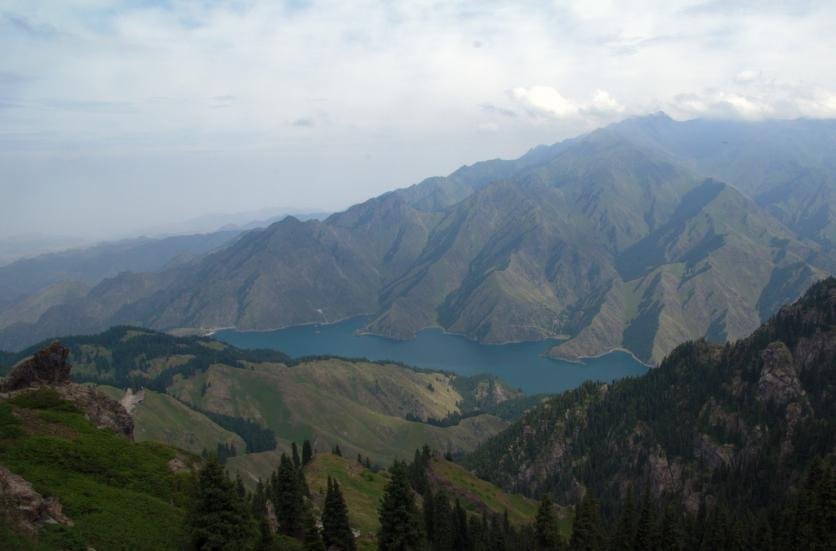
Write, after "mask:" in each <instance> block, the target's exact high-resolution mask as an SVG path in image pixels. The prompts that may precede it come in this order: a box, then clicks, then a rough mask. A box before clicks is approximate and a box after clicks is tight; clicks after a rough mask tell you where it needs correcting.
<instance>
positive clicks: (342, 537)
mask: <svg viewBox="0 0 836 551" xmlns="http://www.w3.org/2000/svg"><path fill="white" fill-rule="evenodd" d="M322 539H323V541H324V542H325V546H326V547H327V548H328V549H337V550H342V551H354V549H355V547H356V546H355V543H354V533H353V532H352V530H351V525H350V524H349V521H348V507H346V504H345V499H343V494H342V490H340V485H339V483H338V482H337V481H336V480H333V479H332V478H331V477H330V476H329V477H328V489H327V491H326V493H325V505H324V506H323V508H322Z"/></svg>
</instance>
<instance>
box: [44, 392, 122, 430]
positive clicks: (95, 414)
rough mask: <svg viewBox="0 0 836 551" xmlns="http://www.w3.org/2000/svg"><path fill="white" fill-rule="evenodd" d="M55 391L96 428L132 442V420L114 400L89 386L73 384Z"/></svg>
mask: <svg viewBox="0 0 836 551" xmlns="http://www.w3.org/2000/svg"><path fill="white" fill-rule="evenodd" d="M55 390H57V391H58V393H59V394H60V395H61V397H62V398H64V399H65V400H68V401H69V402H72V404H73V405H74V406H75V407H77V408H78V409H79V410H81V411H82V412H83V413H84V415H85V417H87V419H88V420H89V421H90V422H91V423H93V424H94V425H96V428H100V429H110V430H112V431H113V432H115V433H116V434H120V435H122V436H124V437H126V438H129V439H131V440H133V437H134V420H133V418H132V417H131V415H130V414H129V413H128V411H127V410H126V409H125V408H124V406H122V404H120V403H119V402H117V401H116V400H112V399H110V398H109V397H107V396H105V395H104V394H102V393H101V392H99V391H97V390H96V389H95V388H93V387H91V386H86V385H78V384H74V383H70V384H67V385H63V386H60V387H56V388H55Z"/></svg>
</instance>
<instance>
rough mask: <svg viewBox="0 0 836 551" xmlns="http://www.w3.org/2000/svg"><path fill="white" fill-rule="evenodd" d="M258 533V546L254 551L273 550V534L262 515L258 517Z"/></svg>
mask: <svg viewBox="0 0 836 551" xmlns="http://www.w3.org/2000/svg"><path fill="white" fill-rule="evenodd" d="M258 533H259V540H258V545H257V546H256V550H257V551H271V550H272V549H273V543H274V542H275V540H276V538H275V537H274V536H273V532H272V531H270V524H269V523H268V522H267V517H265V516H264V515H263V514H262V515H261V516H260V517H259V521H258Z"/></svg>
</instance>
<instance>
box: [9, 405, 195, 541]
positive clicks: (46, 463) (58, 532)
mask: <svg viewBox="0 0 836 551" xmlns="http://www.w3.org/2000/svg"><path fill="white" fill-rule="evenodd" d="M26 396H27V395H23V397H18V398H16V399H12V400H3V401H0V465H2V466H4V467H6V468H7V469H9V470H10V471H12V472H13V473H15V474H17V475H20V476H22V477H24V478H25V479H26V480H27V481H29V482H30V483H31V484H32V485H33V487H34V488H35V490H36V491H38V492H39V493H41V495H45V496H55V497H57V498H58V499H59V500H60V502H61V504H62V505H63V510H64V514H66V515H67V516H68V517H69V518H70V519H72V521H73V522H74V526H72V527H67V528H58V527H51V528H49V529H47V530H45V531H42V533H41V536H40V541H39V542H37V544H38V547H37V548H41V549H84V548H86V547H87V546H90V547H93V548H96V549H148V550H157V549H179V548H180V547H181V546H182V544H183V543H184V533H183V530H182V521H183V514H184V512H183V506H184V504H185V502H186V500H187V493H188V488H189V487H190V484H191V478H190V476H189V475H186V474H174V473H173V472H172V471H171V470H169V468H168V465H167V464H168V462H169V461H170V460H171V459H173V458H175V457H176V456H177V455H178V452H176V451H175V450H174V449H172V448H169V447H167V446H163V445H161V444H156V443H151V442H143V443H134V442H130V441H128V440H126V439H124V438H122V437H119V436H117V435H116V434H114V433H113V432H111V431H108V430H99V429H96V428H95V427H94V426H92V425H91V424H90V423H89V422H88V421H87V420H85V418H84V416H83V415H82V414H81V413H79V412H77V411H76V410H75V409H74V408H73V407H72V406H71V405H70V404H69V403H67V402H64V401H63V400H60V399H59V398H57V395H56V394H54V393H49V392H44V391H39V394H37V395H35V396H36V399H32V395H29V398H26ZM184 457H185V456H184ZM18 544H19V545H20V548H22V549H27V548H35V545H36V543H35V542H29V541H27V540H26V539H19V541H18Z"/></svg>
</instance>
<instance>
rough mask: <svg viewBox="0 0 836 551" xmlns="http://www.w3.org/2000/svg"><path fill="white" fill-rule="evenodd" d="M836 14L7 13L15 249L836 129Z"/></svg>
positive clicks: (730, 6) (3, 172) (5, 156)
mask: <svg viewBox="0 0 836 551" xmlns="http://www.w3.org/2000/svg"><path fill="white" fill-rule="evenodd" d="M834 29H836V2H833V1H832V0H825V1H822V2H815V1H803V0H802V1H797V2H789V1H781V2H779V1H769V0H760V1H755V0H752V1H719V0H717V1H657V2H638V1H623V0H620V1H613V2H594V1H589V0H587V1H583V2H577V3H574V2H546V1H542V2H524V1H521V2H508V3H501V2H491V1H486V0H480V1H477V2H454V1H450V2H431V1H391V2H389V1H387V2H367V1H364V0H350V1H339V0H338V1H332V2H316V1H312V2H307V1H303V0H290V1H286V2H280V1H278V0H235V1H227V2H222V1H212V0H203V1H178V0H171V1H165V0H154V1H152V0H146V1H141V0H123V1H117V0H37V1H33V0H0V52H2V55H0V237H3V236H8V235H12V234H16V233H21V232H44V233H55V232H58V233H69V234H75V235H96V236H99V237H101V236H108V235H117V234H120V233H121V234H124V233H125V232H131V231H136V230H137V229H139V228H144V227H149V226H154V225H158V224H161V223H164V222H168V221H172V220H176V219H178V218H181V217H192V216H197V215H200V214H202V213H206V212H219V211H220V212H234V211H245V210H255V209H261V208H264V207H272V206H296V207H311V208H317V209H326V210H334V209H341V208H344V207H346V206H348V205H349V204H351V203H354V202H358V201H361V200H363V199H365V198H368V197H370V196H372V195H376V194H378V193H381V192H383V191H386V190H389V189H393V188H396V187H402V186H404V185H408V184H411V183H414V182H416V181H418V180H420V179H422V178H423V177H426V176H430V175H437V174H446V173H448V172H450V171H452V170H454V169H455V168H457V167H458V166H460V165H462V164H466V163H472V162H474V161H478V160H482V159H486V158H493V157H515V156H518V155H520V154H522V153H524V152H525V151H526V150H527V149H528V148H530V147H532V146H534V145H536V144H538V143H552V142H555V141H558V140H560V139H563V138H565V137H569V136H572V135H575V134H578V133H580V132H583V131H586V130H589V129H591V128H594V127H596V126H600V125H603V124H606V123H608V122H611V121H614V120H618V119H621V118H624V117H627V116H631V115H637V114H644V113H648V112H653V111H657V110H660V109H661V110H665V111H667V112H668V113H669V114H670V115H671V116H674V117H676V118H692V117H696V116H707V117H734V118H746V119H758V118H764V117H782V118H785V117H790V118H794V117H800V116H803V117H834V116H836V62H835V61H834V59H836V55H834V52H836V32H834Z"/></svg>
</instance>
